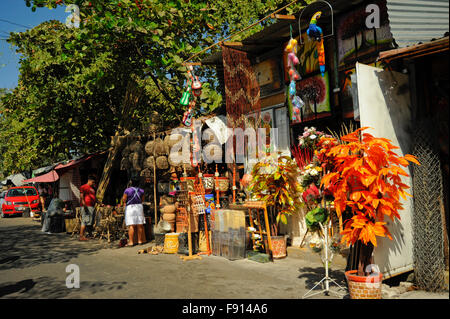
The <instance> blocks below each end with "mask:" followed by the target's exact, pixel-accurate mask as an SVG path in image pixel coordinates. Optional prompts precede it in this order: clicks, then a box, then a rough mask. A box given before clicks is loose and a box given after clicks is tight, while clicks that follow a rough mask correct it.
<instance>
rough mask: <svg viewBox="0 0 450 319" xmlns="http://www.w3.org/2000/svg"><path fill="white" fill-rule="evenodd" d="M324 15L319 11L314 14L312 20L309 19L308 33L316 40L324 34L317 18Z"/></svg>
mask: <svg viewBox="0 0 450 319" xmlns="http://www.w3.org/2000/svg"><path fill="white" fill-rule="evenodd" d="M321 15H322V11H318V12H316V13H314V14H313V16H312V18H311V20H310V21H309V27H308V30H306V34H307V35H308V36H309V37H310V38H311V39H314V40H316V41H320V39H321V38H322V35H323V31H322V28H321V27H319V26H318V25H317V20H319V18H320V16H321Z"/></svg>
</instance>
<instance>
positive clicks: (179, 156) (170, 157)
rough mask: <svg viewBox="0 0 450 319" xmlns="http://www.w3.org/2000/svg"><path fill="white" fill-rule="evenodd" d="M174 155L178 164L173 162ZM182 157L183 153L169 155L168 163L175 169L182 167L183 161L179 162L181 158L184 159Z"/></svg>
mask: <svg viewBox="0 0 450 319" xmlns="http://www.w3.org/2000/svg"><path fill="white" fill-rule="evenodd" d="M172 154H173V156H174V157H175V158H176V159H177V162H175V161H173V160H172V156H171V155H172ZM182 155H183V153H182V152H181V151H180V152H174V153H171V154H169V156H168V161H169V164H170V166H173V167H179V166H182V165H183V160H181V161H180V160H179V159H180V158H182Z"/></svg>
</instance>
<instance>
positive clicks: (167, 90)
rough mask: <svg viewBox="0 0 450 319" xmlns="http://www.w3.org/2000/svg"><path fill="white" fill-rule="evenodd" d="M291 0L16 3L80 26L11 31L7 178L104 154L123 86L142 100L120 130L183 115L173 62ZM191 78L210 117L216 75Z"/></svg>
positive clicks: (2, 113)
mask: <svg viewBox="0 0 450 319" xmlns="http://www.w3.org/2000/svg"><path fill="white" fill-rule="evenodd" d="M290 2H291V1H282V0H269V1H262V0H255V1H243V0H216V1H200V0H198V1H194V0H193V1H189V0H178V1H162V0H133V1H132V0H109V1H101V0H91V1H84V0H65V1H62V0H25V1H24V3H25V4H26V5H27V6H29V7H31V9H32V10H33V11H35V10H36V9H37V8H39V7H44V6H45V7H50V8H55V7H56V6H58V5H66V6H68V5H70V4H75V5H77V8H79V17H80V20H81V21H80V23H79V27H69V26H67V25H65V24H64V23H61V22H59V21H47V22H44V23H42V24H40V25H38V26H36V27H35V28H33V29H30V30H27V31H25V32H20V33H13V34H11V35H10V37H9V39H8V42H9V43H11V44H13V45H14V46H16V47H17V52H18V53H20V54H21V59H20V69H19V71H20V75H19V81H18V85H17V87H16V88H15V89H13V90H12V91H11V92H8V93H6V94H5V95H3V97H1V98H0V154H1V155H0V156H1V157H0V166H2V167H3V170H4V171H5V172H8V173H13V172H17V171H22V170H26V169H31V168H37V167H39V166H43V165H47V164H50V163H53V162H55V161H58V160H62V159H67V158H68V157H70V156H71V155H73V154H77V153H89V152H94V151H98V150H101V149H105V148H107V147H108V145H109V143H110V136H111V135H113V134H114V133H115V130H116V129H117V126H118V124H119V122H120V120H121V118H122V115H123V114H122V109H123V106H124V98H125V96H126V93H127V88H128V87H130V83H133V85H134V86H135V87H138V88H139V89H141V90H142V95H141V98H140V99H139V101H138V103H137V106H136V107H135V108H133V109H132V110H131V113H130V114H128V115H127V120H128V127H130V128H133V127H140V126H141V124H142V123H145V122H146V121H148V120H149V114H151V112H152V111H157V112H158V113H159V114H160V115H161V118H162V122H161V124H162V125H164V126H166V127H168V126H173V125H175V124H178V123H179V122H180V119H181V116H182V114H183V112H184V111H185V109H184V107H182V106H181V105H180V104H179V102H178V101H179V99H180V97H181V95H182V91H183V90H184V87H183V86H184V83H185V80H186V77H185V72H186V68H185V66H184V65H183V64H182V62H183V61H184V60H186V59H188V58H189V57H190V56H191V55H192V54H195V53H196V52H199V51H200V50H201V49H203V48H204V47H206V46H209V45H211V44H213V43H214V42H215V41H217V40H218V39H221V38H223V37H225V36H227V35H229V34H232V33H234V32H236V31H237V30H240V29H243V28H244V27H246V26H247V25H249V24H250V23H252V22H255V21H257V20H258V19H260V18H261V17H263V16H265V15H267V14H268V13H270V12H272V11H274V10H276V9H277V8H279V7H281V6H283V5H286V4H288V3H290ZM302 3H304V2H303V1H299V2H298V3H297V4H296V5H293V6H290V7H288V9H287V10H288V11H287V13H292V12H293V11H294V10H296V8H298V6H300V5H301V4H302ZM69 14H70V13H69V12H68V16H69ZM77 15H78V11H76V12H75V13H72V17H75V19H74V20H76V17H77ZM272 22H273V21H271V20H268V21H266V22H264V23H263V24H261V25H259V26H257V27H255V28H252V29H250V30H248V31H246V32H243V33H242V34H240V35H239V36H237V37H236V38H234V39H233V40H239V39H240V38H243V37H246V36H248V35H249V34H250V33H254V32H257V31H258V30H260V29H261V28H262V27H263V26H264V25H265V24H268V23H272ZM196 73H197V74H198V75H200V76H201V77H202V78H203V79H206V80H207V81H206V82H205V83H204V85H203V90H202V96H201V103H200V104H201V105H199V107H200V106H201V107H203V109H205V110H209V111H211V110H213V109H215V108H216V107H218V106H220V105H221V103H222V99H221V96H220V94H219V92H218V88H217V82H216V80H215V77H214V74H215V70H214V69H211V68H201V69H198V70H196Z"/></svg>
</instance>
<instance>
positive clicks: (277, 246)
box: [270, 236, 287, 259]
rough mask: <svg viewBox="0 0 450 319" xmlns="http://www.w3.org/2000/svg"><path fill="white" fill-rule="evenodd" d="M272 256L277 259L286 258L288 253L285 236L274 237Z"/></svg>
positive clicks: (272, 238)
mask: <svg viewBox="0 0 450 319" xmlns="http://www.w3.org/2000/svg"><path fill="white" fill-rule="evenodd" d="M270 239H271V240H272V256H273V258H275V259H278V258H284V257H286V256H287V253H286V250H287V249H286V238H285V237H284V236H272V237H270Z"/></svg>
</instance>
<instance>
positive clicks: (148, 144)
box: [145, 141, 155, 155]
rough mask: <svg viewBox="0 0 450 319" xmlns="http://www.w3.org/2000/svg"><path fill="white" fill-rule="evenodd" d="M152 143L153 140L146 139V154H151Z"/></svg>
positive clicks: (152, 149) (152, 150)
mask: <svg viewBox="0 0 450 319" xmlns="http://www.w3.org/2000/svg"><path fill="white" fill-rule="evenodd" d="M154 145H155V144H154V142H153V141H148V142H147V143H145V153H147V155H153V152H154Z"/></svg>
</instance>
